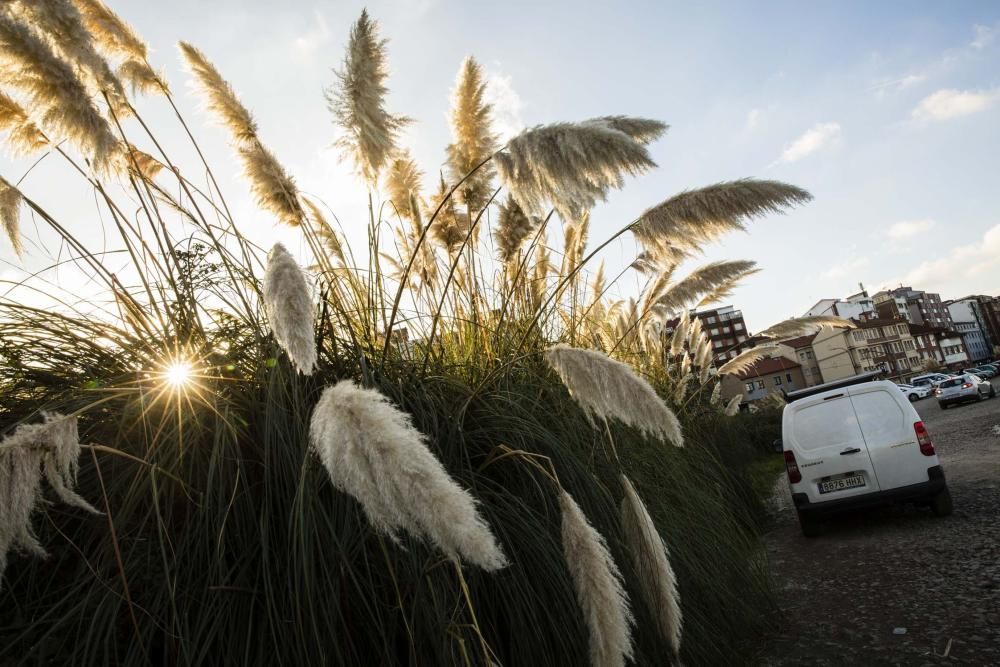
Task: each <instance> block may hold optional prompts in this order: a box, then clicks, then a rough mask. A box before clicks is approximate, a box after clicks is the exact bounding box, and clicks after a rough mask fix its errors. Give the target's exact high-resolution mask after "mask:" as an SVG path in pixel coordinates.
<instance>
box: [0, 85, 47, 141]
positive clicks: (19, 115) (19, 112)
mask: <svg viewBox="0 0 1000 667" xmlns="http://www.w3.org/2000/svg"><path fill="white" fill-rule="evenodd" d="M0 132H6V133H7V145H8V146H9V147H10V149H11V152H12V153H13V154H14V155H29V154H31V153H34V152H35V151H39V150H41V149H43V148H45V147H46V146H48V145H49V142H48V139H46V138H45V135H44V134H42V131H41V130H40V129H38V126H37V125H35V124H34V123H33V122H32V121H31V119H30V118H29V117H28V113H27V112H26V111H25V110H24V108H23V107H22V106H21V105H20V104H18V103H17V101H16V100H14V99H13V98H12V97H10V96H9V95H6V94H4V93H3V92H2V91H0Z"/></svg>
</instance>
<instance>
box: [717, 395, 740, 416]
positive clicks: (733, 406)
mask: <svg viewBox="0 0 1000 667" xmlns="http://www.w3.org/2000/svg"><path fill="white" fill-rule="evenodd" d="M742 402H743V394H736V395H735V396H733V397H732V398H731V399H729V402H728V403H726V408H725V410H723V411H722V412H723V413H724V414H725V415H726V416H727V417H732V416H733V415H735V414H736V413H737V412H739V411H740V403H742Z"/></svg>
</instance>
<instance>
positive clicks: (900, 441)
mask: <svg viewBox="0 0 1000 667" xmlns="http://www.w3.org/2000/svg"><path fill="white" fill-rule="evenodd" d="M866 378H868V379H867V380H866ZM787 400H788V404H787V405H786V406H785V408H784V412H783V414H782V421H781V437H782V445H783V448H784V457H785V468H786V471H787V474H788V484H789V486H790V487H791V492H792V501H793V502H794V504H795V509H796V512H797V513H798V516H799V523H800V525H801V527H802V532H803V534H804V535H805V536H806V537H814V536H816V535H818V534H819V533H820V532H821V530H822V517H823V516H825V515H828V514H830V513H834V512H837V511H840V510H847V509H855V508H862V507H868V506H872V505H879V504H885V503H893V502H916V503H920V504H927V505H930V507H931V509H932V510H933V512H934V513H935V514H936V515H938V516H945V515H947V514H950V513H951V511H952V502H951V495H950V493H949V492H948V486H947V484H946V482H945V477H944V471H943V469H942V468H941V464H940V462H939V461H938V457H937V454H936V453H935V451H934V445H933V443H932V442H931V437H930V434H929V433H928V432H927V428H926V427H925V426H924V423H923V422H922V421H921V420H920V415H918V414H917V411H916V410H914V409H913V406H912V405H910V403H909V401H907V400H906V398H905V397H904V395H903V393H902V392H901V391H899V389H897V388H896V385H894V384H893V383H891V382H888V381H885V380H876V381H870V374H866V375H862V376H857V381H855V378H850V379H847V380H841V381H838V382H831V383H828V384H825V385H819V386H816V387H811V388H809V389H803V390H799V391H794V392H789V393H788V394H787Z"/></svg>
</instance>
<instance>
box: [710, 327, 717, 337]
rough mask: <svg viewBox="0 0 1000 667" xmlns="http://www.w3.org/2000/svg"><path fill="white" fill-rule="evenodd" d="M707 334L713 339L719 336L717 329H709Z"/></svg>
mask: <svg viewBox="0 0 1000 667" xmlns="http://www.w3.org/2000/svg"><path fill="white" fill-rule="evenodd" d="M708 333H710V334H711V335H712V336H713V337H714V336H718V335H719V330H718V329H710V330H709V332H708Z"/></svg>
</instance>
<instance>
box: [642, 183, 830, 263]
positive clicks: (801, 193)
mask: <svg viewBox="0 0 1000 667" xmlns="http://www.w3.org/2000/svg"><path fill="white" fill-rule="evenodd" d="M810 199H812V196H811V195H810V194H809V193H808V192H806V191H805V190H803V189H801V188H797V187H795V186H793V185H788V184H785V183H780V182H778V181H762V180H753V179H744V180H739V181H730V182H727V183H717V184H715V185H710V186H708V187H705V188H700V189H698V190H688V191H686V192H682V193H680V194H678V195H675V196H673V197H671V198H670V199H667V200H666V201H664V202H662V203H660V204H658V205H656V206H654V207H653V208H650V209H648V210H647V211H645V212H644V213H643V214H642V215H641V216H640V217H639V219H638V220H637V221H636V222H635V223H634V224H633V225H632V231H633V232H634V233H635V235H636V237H638V238H639V240H640V241H641V242H642V243H643V245H644V246H645V248H646V250H647V251H649V252H651V253H653V254H663V253H668V254H669V253H674V254H676V253H677V252H678V251H680V252H681V253H682V254H686V253H690V252H696V251H698V249H699V248H700V247H701V246H702V245H704V244H705V243H708V242H710V241H712V240H714V239H716V238H718V237H719V236H721V235H722V234H725V233H727V232H730V231H734V230H743V229H745V227H744V221H745V220H748V219H751V218H755V217H759V216H762V215H766V214H769V213H782V212H784V210H785V209H786V208H787V207H789V206H792V205H795V204H801V203H805V202H807V201H809V200H810Z"/></svg>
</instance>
